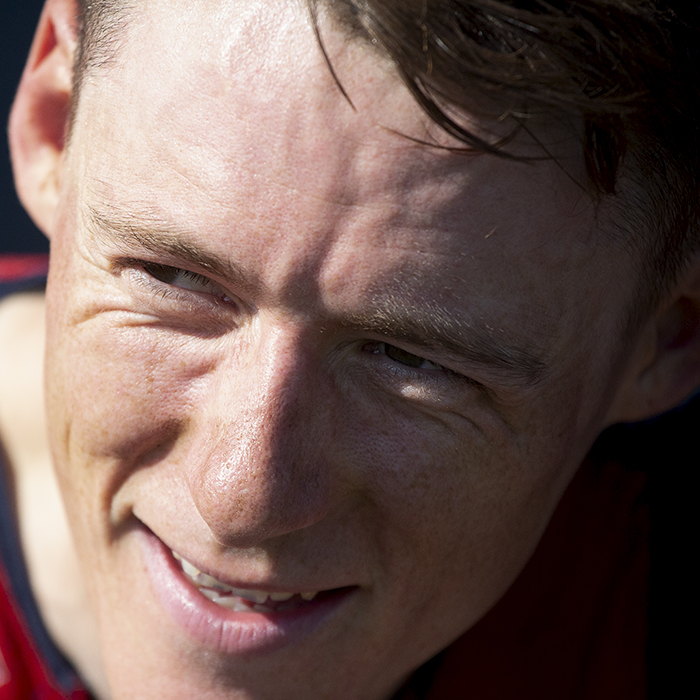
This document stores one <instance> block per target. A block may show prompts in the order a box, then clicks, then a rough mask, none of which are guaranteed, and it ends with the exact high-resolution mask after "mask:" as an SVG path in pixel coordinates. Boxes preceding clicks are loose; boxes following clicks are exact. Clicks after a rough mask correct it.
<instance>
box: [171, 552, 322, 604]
mask: <svg viewBox="0 0 700 700" xmlns="http://www.w3.org/2000/svg"><path fill="white" fill-rule="evenodd" d="M173 556H174V557H175V559H177V560H178V561H179V562H180V565H181V566H182V570H183V571H184V572H185V575H186V576H187V578H189V579H190V580H191V581H192V582H193V583H194V584H195V585H196V586H197V588H208V589H214V591H218V592H220V594H224V596H226V597H228V596H237V597H239V598H244V599H245V600H249V601H251V602H253V603H257V604H258V605H262V604H263V603H264V602H265V601H266V600H267V599H268V598H269V599H270V600H271V601H273V602H275V603H282V602H284V601H286V600H289V599H290V598H293V597H294V596H295V595H296V593H294V592H286V591H285V592H280V591H275V592H268V591H258V590H249V589H247V588H234V587H233V586H229V585H228V584H226V583H223V582H222V581H219V580H218V579H215V578H214V577H213V576H209V574H205V573H202V572H201V571H200V570H199V569H198V568H197V567H196V566H194V565H193V564H191V563H190V562H188V561H187V559H183V558H182V557H181V556H180V555H179V554H177V552H173ZM202 592H203V593H205V595H206V591H202ZM220 594H217V593H214V592H212V593H211V594H209V595H207V597H208V598H209V599H210V600H214V601H216V602H221V598H222V597H223V596H221V595H220ZM317 594H318V591H308V592H307V591H304V592H301V593H299V595H300V596H301V597H302V599H303V600H306V601H310V600H313V599H314V598H315V597H316V595H317ZM225 607H230V606H229V605H227V606H225Z"/></svg>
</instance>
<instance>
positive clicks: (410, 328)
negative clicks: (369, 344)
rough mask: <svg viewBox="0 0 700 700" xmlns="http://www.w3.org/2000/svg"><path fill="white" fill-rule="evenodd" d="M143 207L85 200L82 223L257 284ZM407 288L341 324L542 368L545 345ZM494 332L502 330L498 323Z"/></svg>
mask: <svg viewBox="0 0 700 700" xmlns="http://www.w3.org/2000/svg"><path fill="white" fill-rule="evenodd" d="M143 214H144V213H143V212H138V213H136V212H134V214H133V216H131V215H130V216H128V217H127V216H125V215H124V214H123V213H122V212H120V211H118V210H116V209H112V210H111V211H110V213H109V214H107V213H106V212H102V211H99V210H97V209H96V208H93V207H90V206H88V207H87V209H86V212H85V218H86V220H87V222H86V223H87V225H88V228H89V230H90V231H91V233H93V234H94V235H95V236H96V237H97V239H98V240H99V239H102V240H103V241H105V242H106V243H107V244H108V245H116V246H117V247H118V248H119V249H120V250H122V251H123V252H124V254H126V255H134V256H139V255H140V254H142V253H143V251H144V250H145V251H148V252H150V253H152V254H153V255H155V256H157V257H162V258H165V259H166V260H168V261H172V265H173V266H174V267H180V266H182V265H185V266H189V267H194V268H195V269H201V270H203V271H205V272H208V273H210V274H213V275H216V276H218V277H220V278H222V279H225V280H228V281H231V282H233V283H234V284H236V285H237V286H239V287H240V288H241V289H244V290H246V291H252V292H256V291H259V290H260V288H261V285H260V284H257V283H255V281H254V280H253V279H252V277H251V275H249V274H248V273H247V272H246V271H245V269H244V268H243V267H241V266H239V265H237V264H236V263H235V262H233V261H232V260H228V259H223V258H221V257H219V256H216V255H211V254H209V253H207V252H206V251H204V250H202V249H201V248H199V247H198V246H194V245H191V244H190V243H188V242H187V236H188V235H189V234H188V232H187V231H185V230H183V229H180V228H178V227H177V226H174V225H172V224H170V223H168V222H165V221H162V220H160V219H158V218H156V217H153V216H151V215H143ZM165 264H168V263H165ZM409 298H410V295H408V294H388V295H376V296H375V297H374V298H373V308H372V310H371V311H370V312H369V313H355V314H352V315H350V316H348V317H345V318H343V319H342V320H341V325H342V326H343V327H344V328H347V329H351V330H353V331H356V332H365V333H373V334H376V335H380V336H383V337H385V338H387V341H386V342H390V341H392V342H390V344H392V343H393V341H397V342H400V343H401V342H402V343H407V344H409V345H410V346H412V347H413V348H415V349H416V350H418V351H424V352H426V353H428V354H432V355H434V356H435V355H437V356H445V355H447V356H448V357H450V359H454V360H455V361H456V362H458V363H465V364H467V365H476V366H479V367H483V368H485V369H487V370H491V371H493V372H494V373H495V374H496V375H497V377H498V378H499V379H500V380H501V381H503V382H507V383H511V384H516V385H524V386H532V385H534V384H536V383H537V382H539V381H540V380H541V379H542V377H543V376H544V374H545V373H546V371H547V363H546V362H545V360H544V359H543V358H544V351H542V350H541V349H539V348H538V349H535V348H534V347H532V344H529V345H528V344H526V343H520V344H518V343H513V342H510V341H509V340H507V339H506V337H499V336H498V334H497V331H496V330H495V329H493V328H490V327H489V326H488V325H487V324H481V325H477V324H475V323H472V322H470V321H468V320H467V319H462V318H459V317H458V316H456V315H455V314H454V313H452V312H450V311H448V310H447V308H446V307H444V306H441V305H438V304H437V303H435V302H423V303H422V304H410V303H407V302H406V299H409ZM498 333H502V331H500V329H499V330H498Z"/></svg>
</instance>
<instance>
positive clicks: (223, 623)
mask: <svg viewBox="0 0 700 700" xmlns="http://www.w3.org/2000/svg"><path fill="white" fill-rule="evenodd" d="M141 545H142V551H143V558H144V563H145V565H146V570H147V571H148V574H149V577H150V579H151V583H152V585H153V588H154V590H155V592H156V595H157V596H158V598H159V600H160V603H161V605H162V606H163V607H164V608H165V610H166V611H167V612H168V613H169V614H170V616H171V617H172V618H173V620H174V621H175V622H176V623H177V624H178V625H179V626H180V627H181V628H183V629H184V630H185V631H186V632H187V634H188V635H189V636H190V637H192V638H194V639H195V640H197V641H198V642H200V643H201V644H203V645H204V646H206V647H208V648H210V649H212V650H213V651H218V652H221V653H224V654H227V655H239V656H249V655H256V654H264V653H269V652H272V651H276V650H278V649H281V648H283V647H285V646H288V645H294V644H298V643H299V642H301V641H303V640H304V639H305V638H306V637H308V636H310V635H311V634H313V633H314V632H315V631H317V630H319V629H320V628H321V627H322V626H323V625H324V623H326V622H328V621H329V618H330V617H331V616H333V615H335V614H336V613H337V612H338V610H339V608H340V607H342V606H344V605H345V604H347V603H348V602H349V599H350V598H351V597H353V594H354V593H355V592H356V591H357V589H356V588H347V589H340V590H339V591H338V593H337V594H336V595H333V596H329V597H325V598H323V599H321V600H313V601H311V602H310V603H308V604H306V605H303V606H302V607H300V608H298V609H296V610H284V611H281V612H270V613H260V612H233V611H231V610H227V609H225V608H222V607H221V606H219V605H217V604H216V603H213V602H211V601H210V600H208V599H207V598H205V597H204V596H203V595H202V594H201V593H199V592H198V591H197V589H196V588H195V587H194V586H193V585H192V583H190V581H189V580H188V579H186V578H185V575H184V573H183V571H182V569H181V568H180V566H179V564H178V563H177V562H176V561H175V559H174V558H173V556H172V554H171V551H170V549H168V548H167V547H166V546H165V545H164V544H163V542H161V540H160V539H159V538H158V537H156V536H155V535H154V534H153V533H151V532H146V533H144V537H142V538H141Z"/></svg>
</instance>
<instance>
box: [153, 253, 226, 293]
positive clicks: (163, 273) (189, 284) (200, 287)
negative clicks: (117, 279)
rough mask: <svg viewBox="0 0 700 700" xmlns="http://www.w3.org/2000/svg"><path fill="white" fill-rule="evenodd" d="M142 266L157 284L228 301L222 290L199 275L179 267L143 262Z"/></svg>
mask: <svg viewBox="0 0 700 700" xmlns="http://www.w3.org/2000/svg"><path fill="white" fill-rule="evenodd" d="M142 266H143V269H144V270H145V271H146V272H147V273H148V274H149V275H151V277H154V278H155V279H157V280H158V281H159V282H163V283H165V284H168V285H170V286H172V287H177V288H179V289H186V290H189V291H192V292H201V293H203V294H213V295H214V296H217V297H219V298H220V299H222V300H223V301H229V297H228V296H226V295H225V294H224V293H223V290H221V288H220V287H219V286H218V285H217V284H215V283H214V282H212V281H211V280H210V279H208V278H207V277H205V276H204V275H199V274H197V273H196V272H190V271H189V270H183V269H181V268H179V267H171V266H170V265H159V264H157V263H149V262H144V263H142Z"/></svg>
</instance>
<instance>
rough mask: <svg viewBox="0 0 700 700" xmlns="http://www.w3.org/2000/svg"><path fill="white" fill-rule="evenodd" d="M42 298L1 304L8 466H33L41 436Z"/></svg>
mask: <svg viewBox="0 0 700 700" xmlns="http://www.w3.org/2000/svg"><path fill="white" fill-rule="evenodd" d="M43 350H44V296H43V294H42V293H41V292H20V293H17V294H13V295H11V296H8V297H5V298H4V299H2V300H0V439H1V440H2V444H3V447H4V449H5V452H6V453H7V455H8V457H9V458H10V461H11V462H12V463H15V464H19V463H21V462H25V461H27V460H33V458H34V456H35V455H34V451H35V450H36V449H37V447H38V442H41V441H37V439H36V436H37V435H40V434H43V428H44V426H43V420H44V419H43V414H44V410H43Z"/></svg>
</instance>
